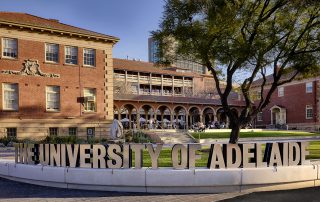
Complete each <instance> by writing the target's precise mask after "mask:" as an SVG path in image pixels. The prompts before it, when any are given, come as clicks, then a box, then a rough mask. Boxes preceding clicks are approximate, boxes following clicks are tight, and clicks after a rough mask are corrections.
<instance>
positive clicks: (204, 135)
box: [192, 131, 320, 139]
mask: <svg viewBox="0 0 320 202" xmlns="http://www.w3.org/2000/svg"><path fill="white" fill-rule="evenodd" d="M240 135H241V137H242V138H259V137H302V136H310V137H311V136H320V134H319V133H310V132H300V131H299V132H296V131H261V132H240ZM192 136H193V137H194V138H196V139H198V138H199V137H200V139H210V138H212V139H220V138H228V137H229V136H230V133H229V132H206V133H192Z"/></svg>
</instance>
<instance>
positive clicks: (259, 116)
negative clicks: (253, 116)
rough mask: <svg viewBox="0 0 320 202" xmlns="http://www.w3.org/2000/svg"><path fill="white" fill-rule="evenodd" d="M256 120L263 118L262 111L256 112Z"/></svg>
mask: <svg viewBox="0 0 320 202" xmlns="http://www.w3.org/2000/svg"><path fill="white" fill-rule="evenodd" d="M257 120H258V121H263V119H262V112H259V113H258V114H257Z"/></svg>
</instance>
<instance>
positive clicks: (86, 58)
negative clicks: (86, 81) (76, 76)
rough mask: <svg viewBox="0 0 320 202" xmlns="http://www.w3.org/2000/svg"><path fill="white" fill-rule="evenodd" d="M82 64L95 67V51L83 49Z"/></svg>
mask: <svg viewBox="0 0 320 202" xmlns="http://www.w3.org/2000/svg"><path fill="white" fill-rule="evenodd" d="M83 64H84V65H86V66H92V67H94V66H95V50H94V49H88V48H84V49H83Z"/></svg>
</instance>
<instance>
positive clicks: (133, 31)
mask: <svg viewBox="0 0 320 202" xmlns="http://www.w3.org/2000/svg"><path fill="white" fill-rule="evenodd" d="M163 4H164V2H163V0H89V1H88V0H86V1H85V0H10V1H1V5H0V10H1V11H13V12H24V13H29V14H33V15H37V16H41V17H44V18H53V19H58V20H60V22H62V23H65V24H70V25H74V26H77V27H81V28H85V29H89V30H92V31H96V32H100V33H104V34H108V35H112V36H116V37H119V38H120V42H119V43H118V44H117V45H116V46H115V48H114V52H113V56H114V57H117V58H126V57H127V56H128V57H129V58H137V59H141V60H144V61H147V60H148V37H149V36H150V31H152V30H155V29H157V28H158V26H159V22H160V20H161V16H162V11H163Z"/></svg>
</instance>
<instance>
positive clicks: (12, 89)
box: [2, 83, 19, 110]
mask: <svg viewBox="0 0 320 202" xmlns="http://www.w3.org/2000/svg"><path fill="white" fill-rule="evenodd" d="M2 89H3V109H4V110H18V108H19V92H18V84H17V83H4V84H2Z"/></svg>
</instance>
